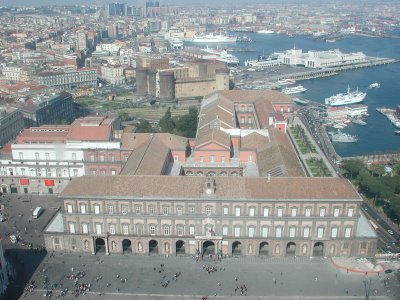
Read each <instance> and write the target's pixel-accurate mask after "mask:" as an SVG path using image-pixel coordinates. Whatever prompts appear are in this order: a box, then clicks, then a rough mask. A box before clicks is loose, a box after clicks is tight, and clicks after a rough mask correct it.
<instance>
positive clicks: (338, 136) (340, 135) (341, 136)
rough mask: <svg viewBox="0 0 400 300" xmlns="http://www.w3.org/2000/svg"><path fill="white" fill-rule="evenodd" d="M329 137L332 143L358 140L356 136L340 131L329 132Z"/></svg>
mask: <svg viewBox="0 0 400 300" xmlns="http://www.w3.org/2000/svg"><path fill="white" fill-rule="evenodd" d="M331 139H332V142H334V143H355V142H357V141H358V138H357V137H356V136H355V135H351V134H348V133H344V132H340V131H338V132H337V133H331Z"/></svg>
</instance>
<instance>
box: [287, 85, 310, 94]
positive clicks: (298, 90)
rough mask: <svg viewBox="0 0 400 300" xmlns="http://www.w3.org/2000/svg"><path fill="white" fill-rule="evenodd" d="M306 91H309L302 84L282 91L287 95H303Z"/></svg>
mask: <svg viewBox="0 0 400 300" xmlns="http://www.w3.org/2000/svg"><path fill="white" fill-rule="evenodd" d="M305 91H307V89H306V88H305V87H304V86H302V85H300V84H299V85H297V86H294V87H287V88H284V89H282V92H283V93H285V94H287V95H290V94H298V93H302V92H305Z"/></svg>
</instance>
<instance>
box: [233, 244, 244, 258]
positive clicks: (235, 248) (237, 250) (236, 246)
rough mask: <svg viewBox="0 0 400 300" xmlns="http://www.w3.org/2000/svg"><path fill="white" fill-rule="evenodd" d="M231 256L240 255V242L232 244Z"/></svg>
mask: <svg viewBox="0 0 400 300" xmlns="http://www.w3.org/2000/svg"><path fill="white" fill-rule="evenodd" d="M232 255H242V243H241V242H238V241H236V242H233V244H232Z"/></svg>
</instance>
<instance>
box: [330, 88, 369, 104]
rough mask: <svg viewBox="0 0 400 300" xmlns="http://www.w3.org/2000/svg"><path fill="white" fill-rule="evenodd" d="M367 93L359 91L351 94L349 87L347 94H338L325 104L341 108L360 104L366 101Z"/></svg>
mask: <svg viewBox="0 0 400 300" xmlns="http://www.w3.org/2000/svg"><path fill="white" fill-rule="evenodd" d="M366 96H367V93H363V92H360V91H358V89H357V90H356V91H354V92H350V87H347V93H345V94H343V93H340V94H337V95H334V96H331V97H329V98H326V99H325V104H327V105H330V106H341V105H349V104H355V103H360V102H362V101H364V99H365V97H366Z"/></svg>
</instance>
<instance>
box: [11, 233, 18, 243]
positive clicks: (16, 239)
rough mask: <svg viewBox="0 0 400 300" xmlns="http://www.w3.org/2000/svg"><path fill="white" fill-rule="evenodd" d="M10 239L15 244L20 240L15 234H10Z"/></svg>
mask: <svg viewBox="0 0 400 300" xmlns="http://www.w3.org/2000/svg"><path fill="white" fill-rule="evenodd" d="M10 241H11V243H13V244H15V243H16V242H18V238H17V236H15V235H14V234H12V235H10Z"/></svg>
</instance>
